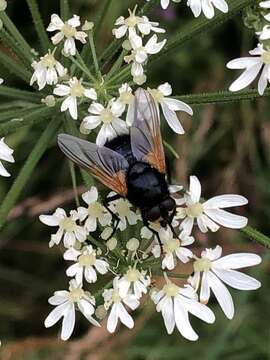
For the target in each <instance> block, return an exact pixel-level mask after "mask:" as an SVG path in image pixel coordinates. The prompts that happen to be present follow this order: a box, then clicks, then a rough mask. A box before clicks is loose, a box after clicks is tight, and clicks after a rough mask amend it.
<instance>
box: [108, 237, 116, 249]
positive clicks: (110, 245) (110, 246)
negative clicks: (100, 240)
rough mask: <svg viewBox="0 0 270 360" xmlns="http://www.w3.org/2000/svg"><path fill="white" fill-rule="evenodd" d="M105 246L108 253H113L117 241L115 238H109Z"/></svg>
mask: <svg viewBox="0 0 270 360" xmlns="http://www.w3.org/2000/svg"><path fill="white" fill-rule="evenodd" d="M106 246H107V248H108V249H109V250H110V251H113V250H114V249H115V248H116V246H117V240H116V238H111V239H110V240H108V241H107V242H106Z"/></svg>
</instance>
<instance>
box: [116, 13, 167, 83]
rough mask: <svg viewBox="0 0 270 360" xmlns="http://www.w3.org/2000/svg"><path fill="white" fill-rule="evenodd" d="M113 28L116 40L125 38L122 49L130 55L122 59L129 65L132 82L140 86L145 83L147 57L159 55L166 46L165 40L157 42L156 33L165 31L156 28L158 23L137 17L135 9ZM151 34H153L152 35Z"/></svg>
mask: <svg viewBox="0 0 270 360" xmlns="http://www.w3.org/2000/svg"><path fill="white" fill-rule="evenodd" d="M115 26H117V28H115V29H113V35H114V36H115V37H116V38H117V39H120V38H123V37H125V36H126V37H127V39H126V41H125V42H124V43H123V48H124V49H125V50H126V51H128V52H130V53H129V54H128V55H126V56H125V57H124V60H125V62H126V63H128V64H131V74H132V76H133V81H134V82H135V83H136V84H138V85H142V84H143V83H145V81H146V75H145V72H144V65H145V64H146V63H147V60H148V58H149V55H153V54H157V53H159V52H160V51H161V50H162V49H163V47H164V46H165V44H166V39H164V40H163V41H160V42H159V41H158V37H157V34H156V33H164V32H165V30H164V29H161V28H159V27H158V26H159V23H157V22H152V21H149V19H148V18H147V17H146V16H142V17H140V16H137V15H136V7H135V8H134V10H133V11H131V10H129V17H127V18H126V19H125V18H124V17H123V16H121V17H119V18H118V19H117V20H116V22H115ZM152 32H154V33H155V34H153V35H152V34H151V33H152ZM146 36H149V38H148V40H147V41H145V37H146Z"/></svg>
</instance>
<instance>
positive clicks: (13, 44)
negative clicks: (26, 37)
mask: <svg viewBox="0 0 270 360" xmlns="http://www.w3.org/2000/svg"><path fill="white" fill-rule="evenodd" d="M0 39H1V41H3V43H4V44H5V45H6V46H7V47H8V48H10V49H11V50H12V51H13V52H14V53H15V54H16V55H17V56H18V58H19V59H20V60H21V61H22V62H23V63H24V67H25V68H26V69H27V68H29V58H28V52H26V51H25V49H24V47H22V46H18V43H17V41H16V40H15V39H14V37H13V36H11V35H10V34H9V33H8V32H7V31H6V30H5V29H2V30H1V31H0Z"/></svg>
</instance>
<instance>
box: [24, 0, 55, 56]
mask: <svg viewBox="0 0 270 360" xmlns="http://www.w3.org/2000/svg"><path fill="white" fill-rule="evenodd" d="M26 1H27V4H28V7H29V10H30V12H31V15H32V18H33V21H34V24H35V28H36V32H37V34H38V37H39V40H40V44H41V47H42V50H43V52H44V53H47V51H48V49H49V48H50V47H51V43H50V40H49V37H48V34H47V32H46V30H45V27H44V24H43V20H42V17H41V15H40V11H39V8H38V4H37V2H36V0H26Z"/></svg>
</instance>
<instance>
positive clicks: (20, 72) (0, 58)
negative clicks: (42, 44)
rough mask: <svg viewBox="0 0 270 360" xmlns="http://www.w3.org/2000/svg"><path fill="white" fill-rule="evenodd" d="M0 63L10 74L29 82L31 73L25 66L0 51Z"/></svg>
mask: <svg viewBox="0 0 270 360" xmlns="http://www.w3.org/2000/svg"><path fill="white" fill-rule="evenodd" d="M0 64H2V65H3V66H4V67H5V68H6V69H7V70H8V71H9V72H10V73H11V74H14V75H16V76H17V77H19V78H21V79H22V80H23V81H25V82H26V83H29V81H30V79H31V76H32V74H31V73H30V71H28V70H26V69H25V67H24V66H23V65H21V64H19V63H17V62H15V61H14V60H13V59H12V58H11V57H10V56H8V55H6V54H4V53H3V52H2V51H0Z"/></svg>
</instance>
